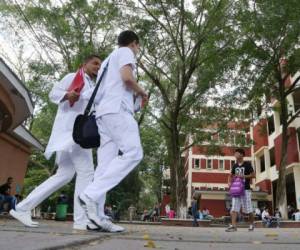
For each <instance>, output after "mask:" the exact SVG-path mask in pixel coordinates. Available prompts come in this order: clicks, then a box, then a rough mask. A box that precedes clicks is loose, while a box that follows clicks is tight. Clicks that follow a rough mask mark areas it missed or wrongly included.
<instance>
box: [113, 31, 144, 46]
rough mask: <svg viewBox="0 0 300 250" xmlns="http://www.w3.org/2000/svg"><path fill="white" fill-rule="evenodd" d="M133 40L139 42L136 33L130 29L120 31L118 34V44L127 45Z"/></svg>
mask: <svg viewBox="0 0 300 250" xmlns="http://www.w3.org/2000/svg"><path fill="white" fill-rule="evenodd" d="M134 41H135V42H136V43H138V44H139V43H140V42H139V37H138V35H137V34H136V33H134V32H133V31H131V30H125V31H122V32H121V33H120V34H119V36H118V45H119V46H127V45H129V44H130V43H132V42H134Z"/></svg>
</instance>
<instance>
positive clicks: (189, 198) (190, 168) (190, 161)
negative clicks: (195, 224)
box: [186, 136, 201, 207]
mask: <svg viewBox="0 0 300 250" xmlns="http://www.w3.org/2000/svg"><path fill="white" fill-rule="evenodd" d="M189 143H191V136H190V138H189ZM188 150H189V153H188V163H187V164H188V183H187V200H186V203H187V204H186V206H187V207H189V206H190V205H191V203H192V172H193V157H192V155H193V151H192V147H190V148H189V149H188ZM200 166H201V162H200Z"/></svg>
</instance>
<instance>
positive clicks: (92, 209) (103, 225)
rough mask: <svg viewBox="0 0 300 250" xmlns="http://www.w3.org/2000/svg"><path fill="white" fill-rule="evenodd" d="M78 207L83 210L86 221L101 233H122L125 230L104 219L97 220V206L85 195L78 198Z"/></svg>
mask: <svg viewBox="0 0 300 250" xmlns="http://www.w3.org/2000/svg"><path fill="white" fill-rule="evenodd" d="M78 199H79V203H80V205H81V206H82V207H83V208H84V210H85V212H86V215H87V217H88V219H89V220H90V221H91V222H92V223H93V224H94V225H95V226H98V227H99V229H100V230H101V231H102V232H110V233H117V232H123V231H124V230H125V229H124V228H123V227H121V226H118V225H115V224H114V223H112V222H111V221H110V220H108V219H106V218H99V216H98V215H97V209H98V205H97V203H96V202H94V201H93V200H92V199H90V198H89V197H88V196H87V195H85V194H82V195H80V196H79V197H78Z"/></svg>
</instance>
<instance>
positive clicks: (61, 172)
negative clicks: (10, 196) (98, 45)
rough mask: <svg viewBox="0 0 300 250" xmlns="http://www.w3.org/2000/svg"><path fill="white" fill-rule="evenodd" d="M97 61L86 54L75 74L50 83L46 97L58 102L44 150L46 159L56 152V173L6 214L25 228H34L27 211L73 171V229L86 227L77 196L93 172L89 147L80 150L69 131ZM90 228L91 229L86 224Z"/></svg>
mask: <svg viewBox="0 0 300 250" xmlns="http://www.w3.org/2000/svg"><path fill="white" fill-rule="evenodd" d="M100 65H101V60H100V58H99V57H98V56H96V55H91V56H89V57H87V58H86V59H85V61H84V63H83V66H82V68H80V69H79V70H78V71H77V73H69V74H67V75H66V76H65V77H64V78H63V79H62V80H61V81H60V82H58V83H57V84H55V85H54V87H53V88H52V90H51V92H50V94H49V98H50V100H51V101H52V102H53V103H55V104H57V105H58V110H57V114H56V117H55V121H54V124H53V128H52V133H51V136H50V139H49V142H48V145H47V148H46V151H45V156H46V158H50V157H51V155H52V154H53V153H55V152H56V164H57V165H58V169H57V171H56V174H55V175H53V176H51V177H50V178H49V179H47V180H46V181H44V182H43V183H42V184H40V185H39V186H38V187H36V188H35V189H34V190H33V191H32V192H31V193H30V194H29V195H28V196H27V198H26V199H24V200H23V201H22V202H20V203H19V204H18V205H17V207H16V210H11V211H10V214H11V215H12V216H13V217H14V218H16V219H17V220H19V221H20V222H22V223H23V224H24V225H26V226H28V227H36V226H37V224H36V223H33V222H32V220H31V210H32V209H34V208H35V207H36V206H38V205H39V204H40V203H41V202H42V201H43V200H45V199H46V198H47V197H49V196H50V195H51V194H52V193H54V192H55V191H57V190H58V189H60V188H61V187H63V186H64V185H66V184H67V183H69V182H70V181H71V180H72V179H73V177H74V174H75V173H76V184H75V192H74V197H75V198H74V224H73V228H74V229H78V230H86V229H87V225H88V223H89V220H88V219H87V217H86V214H85V212H84V210H83V209H82V207H81V206H80V204H79V201H78V199H77V197H78V195H79V193H80V192H82V191H83V190H84V188H86V187H87V186H88V184H89V183H90V182H91V181H92V179H93V175H94V163H93V157H92V150H91V149H83V148H81V147H80V146H79V145H77V144H75V142H74V141H73V138H72V131H73V125H74V121H75V118H76V116H77V115H78V114H81V113H83V111H84V109H85V107H86V105H87V101H86V100H85V99H84V98H82V95H84V93H85V92H87V91H88V90H89V89H91V88H93V87H94V80H95V78H96V77H97V73H98V70H99V68H100ZM90 228H95V226H93V225H92V224H91V223H90Z"/></svg>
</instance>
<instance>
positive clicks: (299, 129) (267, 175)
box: [252, 72, 300, 209]
mask: <svg viewBox="0 0 300 250" xmlns="http://www.w3.org/2000/svg"><path fill="white" fill-rule="evenodd" d="M299 76H300V73H299V72H298V73H297V74H295V75H294V76H290V77H288V78H287V81H286V86H290V85H291V84H292V83H293V82H294V81H295V80H296V79H297V78H298V77H299ZM287 100H288V110H289V113H292V114H295V113H296V112H299V110H300V90H296V91H295V92H294V93H291V94H290V95H289V96H288V97H287ZM278 105H279V103H278V101H277V100H276V99H272V100H271V103H270V107H271V109H268V111H266V110H265V112H264V113H263V115H261V116H260V119H258V120H257V121H255V122H254V126H253V140H254V142H255V144H254V145H253V149H252V151H253V159H254V162H255V164H256V185H257V186H258V187H259V188H260V189H261V190H264V191H266V192H268V193H270V194H272V197H271V200H272V204H273V207H274V205H275V200H276V187H277V180H278V169H279V166H280V160H281V158H280V155H281V154H280V152H281V143H282V138H281V137H282V136H281V134H282V125H281V121H280V120H281V117H280V113H279V112H278V111H277V110H278V109H276V107H277V106H278ZM288 131H289V141H288V151H287V176H286V182H287V204H288V205H291V206H293V207H294V208H298V209H300V162H299V159H300V154H299V153H300V151H299V142H300V118H296V119H295V120H294V121H293V122H292V123H291V124H290V125H289V128H288Z"/></svg>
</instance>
